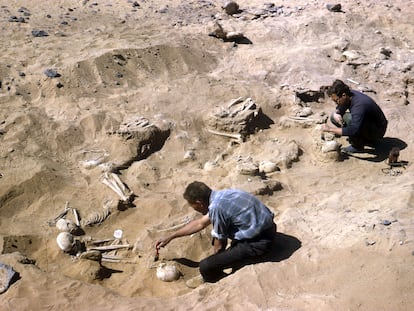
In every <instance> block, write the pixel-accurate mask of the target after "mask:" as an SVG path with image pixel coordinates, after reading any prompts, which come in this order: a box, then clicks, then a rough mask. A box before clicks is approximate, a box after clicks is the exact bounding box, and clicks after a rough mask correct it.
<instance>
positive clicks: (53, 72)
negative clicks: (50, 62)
mask: <svg viewBox="0 0 414 311" xmlns="http://www.w3.org/2000/svg"><path fill="white" fill-rule="evenodd" d="M44 74H45V75H46V76H48V77H49V78H57V77H60V74H59V73H58V72H57V71H56V70H54V69H46V70H45V71H44Z"/></svg>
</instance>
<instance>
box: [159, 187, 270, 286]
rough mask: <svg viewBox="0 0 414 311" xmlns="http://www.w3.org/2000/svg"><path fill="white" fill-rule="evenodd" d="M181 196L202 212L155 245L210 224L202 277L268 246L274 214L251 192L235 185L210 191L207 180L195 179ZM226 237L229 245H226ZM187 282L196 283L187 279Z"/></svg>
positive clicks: (217, 274) (209, 278) (210, 278)
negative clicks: (209, 247) (211, 251)
mask: <svg viewBox="0 0 414 311" xmlns="http://www.w3.org/2000/svg"><path fill="white" fill-rule="evenodd" d="M183 196H184V199H186V200H187V202H188V203H189V204H190V206H191V207H192V208H193V209H194V210H196V211H197V212H199V213H201V214H202V215H203V216H202V217H201V218H199V219H196V220H193V221H192V222H190V223H188V224H187V225H185V226H184V227H182V228H181V229H179V230H178V231H176V232H174V233H173V234H171V235H170V236H167V237H163V238H161V239H160V240H158V241H157V243H156V248H157V249H159V248H160V247H164V246H166V245H167V244H168V243H169V242H171V240H173V239H175V238H178V237H182V236H187V235H191V234H193V233H195V232H198V231H200V230H202V229H204V228H206V227H207V226H208V225H210V224H212V225H213V229H212V231H211V235H212V237H213V242H212V244H213V247H214V254H213V255H211V256H209V257H207V258H205V259H203V260H201V262H200V274H201V276H202V278H199V279H200V280H201V281H206V282H216V281H218V280H219V279H221V278H222V277H224V276H226V274H225V273H224V271H223V270H224V269H228V268H233V269H236V268H237V267H239V266H241V265H243V263H247V262H249V261H251V260H254V259H255V258H259V257H260V256H262V255H264V254H266V253H268V252H269V251H270V250H271V247H272V244H273V240H274V238H275V235H276V224H275V223H274V221H273V217H274V214H273V213H272V212H271V211H270V210H269V209H268V208H267V207H266V206H265V205H264V204H263V203H262V202H261V201H260V200H259V199H258V198H256V197H255V196H253V195H252V194H250V193H247V192H245V191H242V190H237V189H226V190H220V191H213V190H212V189H210V187H208V186H207V185H206V184H204V183H202V182H199V181H194V182H192V183H190V184H189V185H188V186H187V188H186V190H185V192H184V195H183ZM228 239H230V240H231V245H230V247H228V248H226V247H227V240H228ZM197 285H199V284H197ZM187 286H189V287H195V286H196V285H195V286H192V285H191V284H190V285H189V284H188V282H187Z"/></svg>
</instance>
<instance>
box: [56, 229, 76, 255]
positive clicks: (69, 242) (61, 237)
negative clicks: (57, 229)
mask: <svg viewBox="0 0 414 311" xmlns="http://www.w3.org/2000/svg"><path fill="white" fill-rule="evenodd" d="M56 242H57V244H58V246H59V248H60V249H61V250H62V251H64V252H66V253H68V252H70V251H71V250H72V249H73V246H74V245H75V240H74V238H73V235H72V234H70V233H69V232H61V233H59V234H58V236H57V238H56Z"/></svg>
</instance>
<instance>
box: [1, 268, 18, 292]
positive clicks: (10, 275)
mask: <svg viewBox="0 0 414 311" xmlns="http://www.w3.org/2000/svg"><path fill="white" fill-rule="evenodd" d="M17 276H18V273H17V272H16V271H14V270H13V268H12V267H10V266H8V265H6V264H3V263H1V262H0V294H2V293H4V292H5V291H6V290H7V289H8V288H9V286H10V285H11V284H12V283H13V281H15V280H16V277H17Z"/></svg>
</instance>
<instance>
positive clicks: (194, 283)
mask: <svg viewBox="0 0 414 311" xmlns="http://www.w3.org/2000/svg"><path fill="white" fill-rule="evenodd" d="M201 284H204V279H203V277H202V276H201V275H197V276H195V277H193V278H191V279H189V280H188V281H187V282H185V285H186V286H187V287H188V288H193V289H194V288H197V287H198V286H200V285H201Z"/></svg>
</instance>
